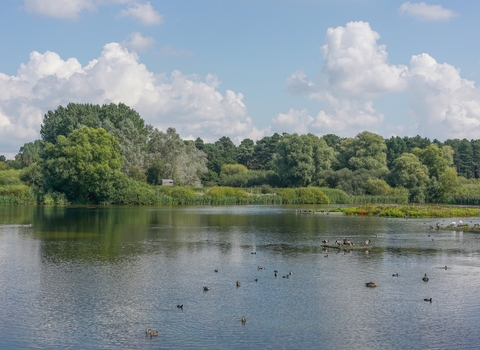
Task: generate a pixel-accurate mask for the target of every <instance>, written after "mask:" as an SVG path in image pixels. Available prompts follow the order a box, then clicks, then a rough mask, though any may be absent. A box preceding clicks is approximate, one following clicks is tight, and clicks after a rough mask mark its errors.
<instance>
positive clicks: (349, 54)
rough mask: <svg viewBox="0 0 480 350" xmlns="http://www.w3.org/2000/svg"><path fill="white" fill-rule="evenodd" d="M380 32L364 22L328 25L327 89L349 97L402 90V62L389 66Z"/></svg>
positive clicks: (325, 64) (324, 70) (323, 49)
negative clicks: (339, 25) (340, 25)
mask: <svg viewBox="0 0 480 350" xmlns="http://www.w3.org/2000/svg"><path fill="white" fill-rule="evenodd" d="M378 39H380V35H379V34H378V33H377V32H375V31H373V30H372V29H371V28H370V25H369V24H368V23H366V22H350V23H347V25H346V26H345V27H337V28H328V30H327V35H326V37H325V44H324V45H323V46H322V48H321V49H322V51H323V54H324V65H323V72H324V74H325V75H326V77H327V80H328V83H329V85H330V87H329V88H330V89H332V90H335V91H337V93H338V94H342V95H345V96H351V97H363V98H373V97H376V96H379V95H381V94H385V93H388V92H395V91H401V90H403V89H405V86H406V79H405V73H406V71H407V68H406V67H405V66H403V65H398V66H396V65H391V64H389V62H388V53H387V51H386V47H385V45H379V44H377V40H378Z"/></svg>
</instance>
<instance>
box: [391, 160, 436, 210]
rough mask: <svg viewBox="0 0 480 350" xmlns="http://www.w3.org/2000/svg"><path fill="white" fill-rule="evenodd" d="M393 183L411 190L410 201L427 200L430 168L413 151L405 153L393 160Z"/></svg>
mask: <svg viewBox="0 0 480 350" xmlns="http://www.w3.org/2000/svg"><path fill="white" fill-rule="evenodd" d="M390 179H391V183H392V184H393V185H394V186H402V187H405V188H406V189H408V190H409V192H410V198H409V199H410V201H412V202H423V201H425V195H426V189H427V184H428V182H429V177H428V168H427V167H426V166H425V165H423V164H422V162H420V160H419V159H418V157H417V156H416V155H414V154H412V153H404V154H402V155H401V156H400V157H398V158H397V159H396V160H395V161H394V162H393V168H392V171H391V173H390Z"/></svg>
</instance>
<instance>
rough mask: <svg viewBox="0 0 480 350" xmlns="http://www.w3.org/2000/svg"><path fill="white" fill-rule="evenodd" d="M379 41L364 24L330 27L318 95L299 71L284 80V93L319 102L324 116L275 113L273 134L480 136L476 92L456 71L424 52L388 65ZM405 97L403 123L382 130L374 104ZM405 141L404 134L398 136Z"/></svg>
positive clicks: (381, 118) (479, 98) (479, 94)
mask: <svg viewBox="0 0 480 350" xmlns="http://www.w3.org/2000/svg"><path fill="white" fill-rule="evenodd" d="M379 39H380V35H379V34H378V33H377V32H375V31H373V30H372V29H371V28H370V25H369V24H368V23H366V22H350V23H348V24H347V25H346V26H345V27H337V28H329V29H328V30H327V34H326V37H325V44H324V45H323V46H322V47H321V50H322V52H323V55H324V62H323V69H322V75H323V78H324V79H325V82H324V84H322V86H323V88H318V87H317V85H316V84H315V83H314V82H313V81H312V79H310V78H309V77H307V75H306V74H305V73H304V72H303V71H297V72H295V73H293V74H292V75H291V76H290V77H288V78H287V80H286V83H287V90H288V91H290V92H291V93H294V94H297V95H302V96H304V97H306V98H308V99H311V100H318V101H321V102H322V103H323V104H324V105H325V109H322V110H320V111H319V112H318V113H316V115H314V116H311V115H310V114H309V112H308V111H307V110H305V109H304V110H301V111H297V110H293V109H291V110H290V111H289V112H288V113H285V114H282V113H280V114H278V115H277V116H276V117H275V118H274V119H273V121H272V122H273V125H272V130H273V131H277V132H281V131H288V130H289V129H290V128H292V126H295V130H304V132H312V133H316V134H327V133H336V134H338V135H345V136H351V135H352V134H355V133H358V132H360V131H362V130H370V131H377V130H378V129H379V128H380V127H381V126H382V125H383V126H384V127H385V129H387V130H391V131H395V130H396V131H399V132H406V133H409V134H417V133H420V134H421V135H423V136H427V137H430V138H437V139H440V140H442V139H448V138H467V139H472V138H475V139H476V138H478V135H479V131H480V89H478V88H477V87H476V86H475V83H474V82H473V81H470V80H468V79H465V78H462V77H461V75H460V70H459V69H457V68H455V67H453V66H452V65H449V64H448V63H438V62H437V61H436V60H435V59H434V58H433V57H431V56H430V55H428V54H426V53H422V54H419V55H414V56H412V57H411V59H410V62H409V63H408V65H394V64H391V63H390V62H389V60H388V53H387V51H386V47H385V45H379V44H378V40H379ZM399 93H408V94H409V96H410V102H409V105H408V107H409V112H408V116H405V117H406V118H405V119H404V122H403V123H400V124H393V123H391V122H388V123H389V124H387V125H384V121H385V120H386V118H385V116H384V115H383V114H382V113H381V112H379V111H377V110H376V109H375V108H374V101H376V100H377V99H380V98H381V97H382V96H383V95H386V94H391V95H395V94H399ZM402 135H405V134H402Z"/></svg>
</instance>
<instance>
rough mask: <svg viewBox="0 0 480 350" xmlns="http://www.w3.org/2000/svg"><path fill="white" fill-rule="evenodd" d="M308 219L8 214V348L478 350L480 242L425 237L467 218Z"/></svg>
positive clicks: (3, 303) (2, 270)
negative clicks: (346, 247)
mask: <svg viewBox="0 0 480 350" xmlns="http://www.w3.org/2000/svg"><path fill="white" fill-rule="evenodd" d="M306 208H318V206H315V207H308V206H303V207H301V208H300V207H292V206H215V207H212V206H197V207H103V206H99V207H86V206H85V207H74V206H72V207H43V206H32V207H28V206H20V207H11V206H6V207H0V348H1V349H22V348H32V349H150V348H151V349H158V348H165V349H179V348H200V349H252V348H256V349H309V348H312V349H476V348H478V346H479V345H478V344H480V332H479V331H478V327H479V326H480V297H479V296H480V236H479V235H478V234H473V233H467V232H455V231H449V230H440V231H436V230H433V231H432V230H430V229H429V226H430V225H434V224H435V223H436V222H437V221H440V222H441V223H443V224H444V225H445V224H448V223H449V222H450V221H457V220H459V219H460V218H450V219H443V220H438V219H385V218H373V217H346V216H339V215H318V214H315V215H313V214H300V213H299V212H298V211H297V212H296V211H295V209H306ZM462 220H463V221H465V222H469V223H470V221H472V223H471V224H473V223H480V218H473V219H472V218H469V219H466V218H462ZM344 237H348V238H349V239H350V240H351V241H353V242H354V243H356V244H360V243H363V242H364V241H365V240H366V239H370V240H371V246H372V247H371V248H368V249H367V248H365V249H358V250H351V251H345V252H344V251H339V250H337V249H332V248H330V249H328V250H326V249H324V248H323V247H322V245H323V243H322V240H323V239H325V240H329V241H330V242H331V243H333V242H335V240H341V239H342V238H344ZM252 253H255V254H252ZM445 266H447V269H445ZM259 267H262V268H263V267H264V269H259ZM215 270H218V272H215ZM274 270H278V273H279V276H278V277H275V276H274ZM290 272H292V274H291V275H290V274H289V273H290ZM397 273H398V277H396V276H395V277H394V276H392V275H393V274H397ZM424 274H427V276H428V277H429V281H428V282H423V281H422V277H423V276H424ZM287 275H288V276H289V278H283V276H287ZM237 281H239V282H240V284H241V285H240V287H237V286H236V282H237ZM369 281H374V282H376V283H377V284H378V287H377V288H367V287H366V286H365V283H366V282H369ZM205 286H207V287H209V288H210V290H208V291H204V287H205ZM425 298H427V299H428V298H432V302H431V303H430V302H426V301H424V299H425ZM180 304H183V309H182V308H178V307H177V305H180ZM243 316H245V317H246V322H245V323H242V321H241V320H242V317H243ZM146 328H151V329H153V330H158V336H156V337H150V336H146V334H145V329H146Z"/></svg>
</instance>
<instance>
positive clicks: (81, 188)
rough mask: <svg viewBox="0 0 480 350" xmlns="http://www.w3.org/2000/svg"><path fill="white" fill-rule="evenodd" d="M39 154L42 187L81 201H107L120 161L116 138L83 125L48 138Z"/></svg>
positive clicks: (112, 188) (102, 130) (116, 176)
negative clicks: (49, 140)
mask: <svg viewBox="0 0 480 350" xmlns="http://www.w3.org/2000/svg"><path fill="white" fill-rule="evenodd" d="M42 157H43V160H42V172H43V178H44V180H45V190H46V191H47V192H48V191H56V192H61V193H64V194H65V195H66V196H67V198H68V199H69V200H71V201H74V202H81V203H84V202H96V203H99V202H103V201H107V200H108V198H109V195H110V194H111V192H112V191H113V190H114V186H115V182H116V179H118V176H119V174H120V173H119V169H120V167H121V165H122V157H121V155H120V145H119V143H118V139H117V138H116V137H114V136H113V135H110V134H108V133H107V132H106V131H105V129H102V128H99V129H94V128H90V127H86V126H85V127H82V128H80V129H76V130H74V131H72V132H71V133H70V134H69V135H68V136H67V137H65V136H63V135H60V136H58V137H57V140H56V142H55V144H53V143H50V142H48V143H47V144H46V145H45V148H44V151H43V154H42Z"/></svg>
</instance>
